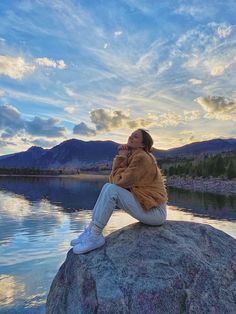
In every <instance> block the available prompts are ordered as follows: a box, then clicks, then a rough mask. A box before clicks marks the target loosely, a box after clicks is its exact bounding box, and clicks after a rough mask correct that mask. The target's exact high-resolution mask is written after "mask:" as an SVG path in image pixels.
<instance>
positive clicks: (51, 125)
mask: <svg viewBox="0 0 236 314" xmlns="http://www.w3.org/2000/svg"><path fill="white" fill-rule="evenodd" d="M58 123H59V120H58V119H56V118H48V119H42V118H40V117H34V119H33V120H32V121H26V122H25V124H26V131H27V132H28V133H29V134H31V135H36V136H39V135H43V136H47V137H61V136H65V134H66V129H65V128H64V127H60V126H57V124H58Z"/></svg>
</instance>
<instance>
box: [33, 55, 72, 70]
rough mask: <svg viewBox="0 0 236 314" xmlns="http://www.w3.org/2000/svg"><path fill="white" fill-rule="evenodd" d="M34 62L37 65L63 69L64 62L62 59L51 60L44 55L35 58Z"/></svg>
mask: <svg viewBox="0 0 236 314" xmlns="http://www.w3.org/2000/svg"><path fill="white" fill-rule="evenodd" d="M35 62H36V63H37V64H39V65H42V66H45V67H51V68H58V69H65V67H66V64H65V62H64V60H52V59H48V58H46V57H44V58H36V59H35Z"/></svg>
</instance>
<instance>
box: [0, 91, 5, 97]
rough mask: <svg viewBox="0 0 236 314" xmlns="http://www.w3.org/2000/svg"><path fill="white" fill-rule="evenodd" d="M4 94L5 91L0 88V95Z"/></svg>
mask: <svg viewBox="0 0 236 314" xmlns="http://www.w3.org/2000/svg"><path fill="white" fill-rule="evenodd" d="M5 94H6V92H5V91H4V90H2V89H0V97H2V96H4V95H5Z"/></svg>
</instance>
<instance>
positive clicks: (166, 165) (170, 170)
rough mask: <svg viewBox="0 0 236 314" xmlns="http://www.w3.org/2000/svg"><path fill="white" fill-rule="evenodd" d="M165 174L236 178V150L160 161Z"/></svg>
mask: <svg viewBox="0 0 236 314" xmlns="http://www.w3.org/2000/svg"><path fill="white" fill-rule="evenodd" d="M158 163H159V164H160V167H161V168H162V172H163V174H164V175H165V176H173V175H178V176H190V177H203V178H209V177H220V178H222V179H229V180H231V179H234V178H236V151H233V152H227V153H221V154H217V155H204V156H200V157H196V158H194V159H193V158H192V159H182V160H181V159H175V160H170V159H169V160H160V161H158Z"/></svg>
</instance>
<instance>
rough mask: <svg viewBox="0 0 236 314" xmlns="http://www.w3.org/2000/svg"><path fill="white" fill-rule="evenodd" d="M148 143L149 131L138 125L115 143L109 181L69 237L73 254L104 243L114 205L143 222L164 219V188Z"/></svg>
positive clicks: (151, 141) (89, 249)
mask: <svg viewBox="0 0 236 314" xmlns="http://www.w3.org/2000/svg"><path fill="white" fill-rule="evenodd" d="M152 145H153V140H152V138H151V136H150V134H149V133H148V132H146V131H145V130H143V129H138V130H136V131H134V132H133V133H132V134H131V135H130V137H129V139H128V143H127V144H125V145H120V146H119V149H118V154H117V155H116V157H115V158H114V160H113V165H112V172H111V174H110V177H109V181H110V183H106V184H105V185H104V186H103V188H102V190H101V193H100V195H99V197H98V199H97V202H96V204H95V206H94V209H93V215H92V221H91V222H90V224H89V226H87V227H86V228H85V230H84V232H83V233H82V234H81V235H80V236H79V237H78V238H76V239H74V240H72V241H71V245H72V246H73V252H74V253H75V254H82V253H86V252H89V251H91V250H94V249H96V248H98V247H100V246H102V245H103V244H104V243H105V238H104V236H103V235H102V230H103V228H104V227H105V226H106V224H107V222H108V220H109V218H110V217H111V215H112V212H113V210H114V209H115V208H116V206H118V208H122V209H124V210H125V211H126V212H127V213H129V214H130V215H131V216H132V217H134V218H136V219H137V220H139V221H140V222H142V223H144V224H148V225H154V226H159V225H162V224H163V223H164V222H165V220H166V203H167V192H166V188H165V184H164V181H163V177H162V174H161V171H160V169H159V167H158V166H157V163H156V160H155V157H154V156H153V155H152V154H151V150H152Z"/></svg>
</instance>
